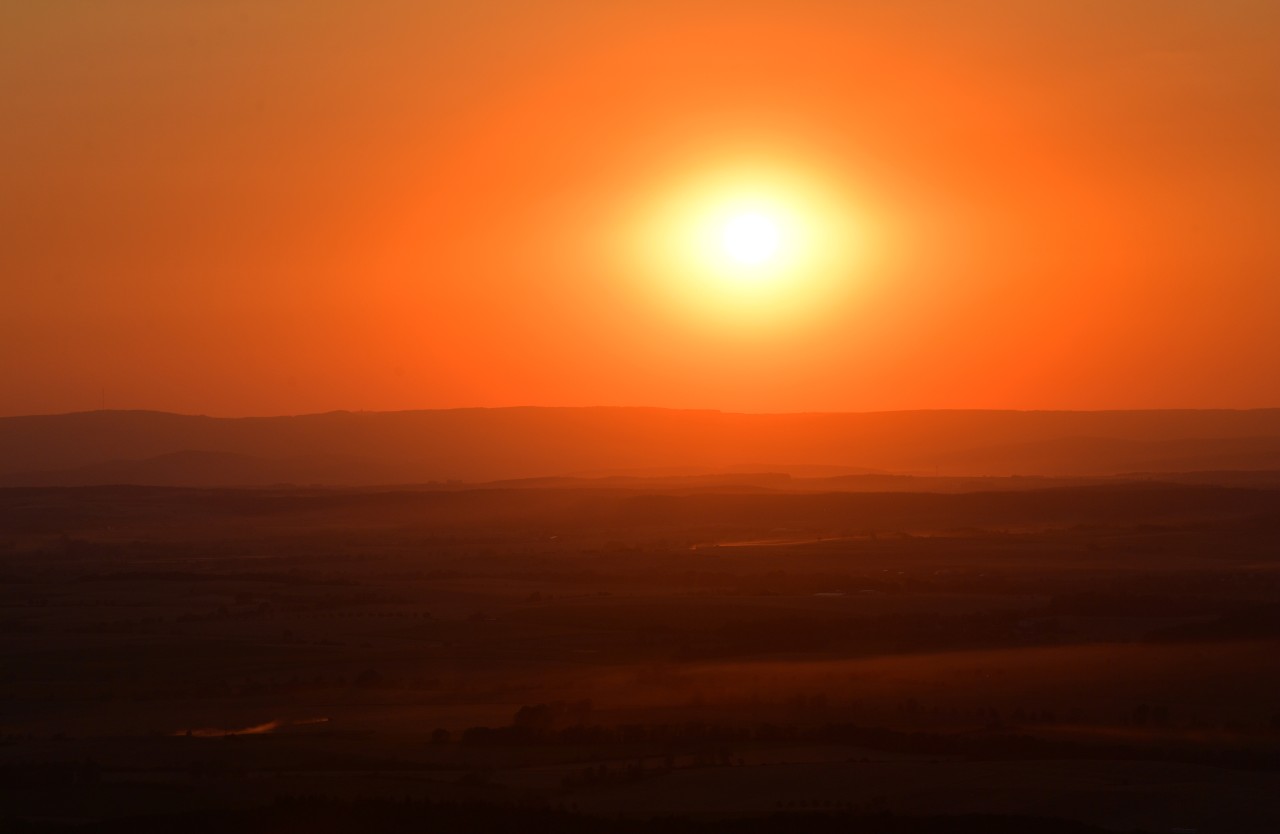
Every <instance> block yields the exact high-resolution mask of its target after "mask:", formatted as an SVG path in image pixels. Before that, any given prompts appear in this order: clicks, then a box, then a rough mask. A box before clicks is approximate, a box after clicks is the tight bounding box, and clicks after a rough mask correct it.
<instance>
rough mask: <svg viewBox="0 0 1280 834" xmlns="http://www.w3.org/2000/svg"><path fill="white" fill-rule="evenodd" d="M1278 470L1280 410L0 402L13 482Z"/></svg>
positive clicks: (6, 473)
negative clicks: (56, 406) (90, 406)
mask: <svg viewBox="0 0 1280 834" xmlns="http://www.w3.org/2000/svg"><path fill="white" fill-rule="evenodd" d="M766 462H767V463H766ZM1264 469H1280V409H1256V410H1242V411H1231V410H1203V411H1197V410H1170V411H1085V412H1072V411H901V412H868V413H847V414H838V413H835V414H821V413H814V414H736V413H730V412H720V411H681V410H671V409H659V408H497V409H451V410H436V411H399V412H359V413H354V412H330V413H326V414H309V415H301V416H291V417H247V418H220V417H205V416H193V415H180V414H169V413H164V412H152V411H92V412H79V413H73V414H61V415H42V416H29V417H4V418H0V484H3V485H9V486H40V485H77V484H103V483H139V484H155V485H168V486H232V485H245V486H252V485H267V484H274V483H300V484H329V485H373V484H394V483H423V482H433V481H434V482H439V481H466V482H484V481H497V480H509V479H526V478H549V477H560V476H573V475H580V474H584V473H592V472H594V473H611V474H613V475H616V476H628V475H634V474H643V473H653V472H665V473H667V474H671V473H685V474H689V475H697V474H712V473H731V472H737V473H746V472H755V473H762V472H778V473H789V474H794V475H803V474H813V473H815V472H823V471H829V472H832V473H833V474H834V473H839V472H841V471H844V472H848V473H910V474H919V475H930V476H933V475H962V476H1009V475H1026V476H1037V475H1044V476H1059V477H1060V476H1073V477H1076V476H1099V475H1111V474H1118V473H1125V472H1136V471H1141V472H1151V473H1159V472H1185V471H1193V470H1231V471H1248V470H1264Z"/></svg>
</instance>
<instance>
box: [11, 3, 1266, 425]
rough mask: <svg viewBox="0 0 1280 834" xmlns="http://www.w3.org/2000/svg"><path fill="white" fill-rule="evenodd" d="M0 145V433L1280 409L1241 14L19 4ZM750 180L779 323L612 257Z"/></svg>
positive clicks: (1253, 23) (964, 6)
mask: <svg viewBox="0 0 1280 834" xmlns="http://www.w3.org/2000/svg"><path fill="white" fill-rule="evenodd" d="M0 124H3V125H4V130H3V131H0V173H2V175H3V180H2V181H3V184H4V187H3V188H2V189H0V381H2V383H3V384H2V385H0V413H3V414H21V413H36V412H60V411H72V410H84V409H91V408H97V407H98V406H99V404H100V402H101V400H102V397H103V392H104V391H105V401H106V404H107V406H108V407H112V408H155V409H164V410H174V411H183V412H197V413H207V414H218V415H243V414H284V413H299V412H310V411H323V410H331V409H339V408H346V409H369V410H373V409H378V410H381V409H403V408H434V407H453V406H473V405H491V406H499V405H658V406H671V407H702V408H706V407H709V408H722V409H727V410H748V411H807V410H875V409H899V408H969V407H975V408H987V407H995V408H1082V409H1083V408H1131V407H1167V406H1192V407H1196V406H1206V407H1208V406H1229V407H1251V406H1275V405H1280V393H1278V392H1280V384H1278V382H1277V381H1278V380H1280V329H1278V328H1277V325H1276V319H1277V314H1280V236H1278V235H1277V233H1276V228H1277V226H1276V223H1277V217H1280V155H1277V151H1276V149H1277V148H1280V5H1277V4H1275V3H1274V2H1271V1H1270V0H1256V2H1248V1H1247V0H1145V2H1143V1H1142V0H1125V2H1116V0H1022V2H1015V1H1014V0H1003V1H998V0H970V1H967V2H943V0H934V1H933V2H924V1H923V0H877V2H856V0H851V1H850V2H836V1H835V0H830V1H829V2H817V1H816V0H814V1H813V2H803V1H802V0H790V2H735V3H728V2H696V0H680V1H679V2H664V1H663V0H646V1H645V2H632V3H622V2H617V3H613V2H610V3H604V2H596V1H595V0H578V2H524V3H515V2H486V1H485V0H467V2H456V3H447V2H430V3H427V2H421V0H364V2H354V0H349V1H346V0H344V2H337V0H274V2H271V3H262V2H259V0H219V2H216V3H215V2H209V3H203V2H202V3H173V2H171V0H113V2H111V3H93V2H81V1H77V2H72V0H42V2H38V3H7V4H3V6H0ZM743 161H745V162H746V163H747V164H749V165H764V166H768V167H770V168H772V169H777V170H781V171H785V172H789V173H790V174H794V175H795V176H797V177H800V178H803V179H804V180H805V181H806V182H810V183H814V184H816V185H817V186H818V187H819V188H821V189H822V191H823V193H824V194H826V195H828V196H830V197H832V198H833V199H834V200H835V201H836V202H838V203H839V204H840V205H842V206H844V207H846V208H848V209H849V211H850V216H851V217H854V218H856V220H855V221H854V226H856V228H855V229H852V231H854V232H856V233H857V235H861V239H864V240H865V245H863V246H862V249H860V252H859V255H858V257H856V258H854V259H852V261H851V262H850V263H849V264H848V265H847V266H845V267H843V268H842V271H841V272H840V274H839V275H838V276H836V279H835V280H831V281H827V282H826V283H824V284H823V285H822V289H821V292H820V293H817V291H815V293H816V294H813V295H812V296H811V297H809V298H808V299H807V304H806V305H805V306H803V308H802V309H797V310H791V309H790V308H789V307H788V308H786V309H781V308H780V309H779V311H778V312H777V315H776V317H775V318H774V319H772V320H769V319H768V318H767V317H766V318H765V319H764V320H753V321H750V322H745V321H735V320H732V318H733V317H732V316H731V315H729V314H728V313H726V312H725V311H724V310H722V309H718V308H717V307H716V306H715V305H714V304H711V303H708V302H706V301H705V300H704V302H699V303H691V302H690V301H689V299H688V298H686V297H684V296H683V295H681V291H673V289H672V287H673V286H677V285H679V283H680V282H681V281H692V280H694V279H693V278H692V277H691V276H684V275H682V274H680V271H679V270H675V271H674V272H672V273H670V274H666V273H664V274H661V275H659V274H655V269H654V268H653V267H652V266H646V265H645V264H646V263H648V262H647V261H645V259H644V258H643V257H637V255H636V252H635V247H634V245H632V244H631V243H628V241H633V239H634V238H635V230H636V229H637V228H639V227H641V226H642V225H643V224H644V223H645V222H646V219H647V218H648V216H649V214H651V213H652V212H653V211H654V210H655V209H654V206H659V205H662V204H663V201H664V200H666V199H669V197H670V195H672V194H676V193H679V192H680V191H681V190H682V189H688V188H690V187H692V186H691V184H692V183H698V182H701V181H704V180H706V179H707V178H708V177H711V176H714V175H716V174H717V172H720V171H722V170H724V169H726V166H730V167H731V166H733V165H736V164H739V163H742V162H743ZM784 306H785V305H784Z"/></svg>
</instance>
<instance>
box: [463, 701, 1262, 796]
mask: <svg viewBox="0 0 1280 834" xmlns="http://www.w3.org/2000/svg"><path fill="white" fill-rule="evenodd" d="M561 708H562V705H561V706H556V705H537V706H535V707H524V708H522V710H521V713H520V714H521V715H522V716H523V717H524V720H522V721H517V722H516V723H513V724H510V725H508V726H503V727H471V728H469V729H467V730H466V731H464V732H463V733H462V735H461V737H460V739H459V743H461V744H463V745H467V746H473V747H513V746H526V745H565V746H588V747H591V746H597V747H600V746H605V747H607V746H617V747H628V748H635V747H637V746H640V747H648V748H649V749H651V750H655V751H661V755H663V756H665V757H666V758H665V766H666V767H668V768H671V767H674V766H676V760H675V758H674V757H675V756H677V755H691V756H693V757H694V761H693V762H692V764H693V766H699V765H701V766H712V765H731V764H734V763H735V762H737V761H738V760H737V759H736V758H735V757H734V756H733V755H732V754H731V753H730V752H729V751H730V749H731V747H732V746H739V745H753V744H762V745H768V744H778V743H787V744H836V745H847V746H849V747H858V748H864V749H868V750H878V751H882V752H890V753H904V754H909V755H916V756H942V757H957V758H968V759H1090V760H1134V759H1156V760H1164V761H1179V762H1192V763H1199V764H1211V765H1217V766H1222V767H1234V768H1247V769H1260V770H1280V721H1277V722H1273V723H1274V724H1275V726H1273V727H1272V728H1271V729H1270V730H1269V731H1268V732H1267V733H1266V737H1264V738H1262V739H1259V741H1263V742H1267V741H1268V740H1269V742H1270V743H1263V744H1255V745H1252V746H1248V747H1225V746H1214V747H1204V746H1190V745H1186V744H1179V743H1175V742H1173V741H1161V740H1159V739H1152V740H1149V741H1146V742H1141V743H1139V742H1130V741H1099V740H1074V739H1050V738H1044V737H1040V736H1035V735H1031V734H1028V733H1019V732H1014V731H1010V730H1008V729H1005V728H1004V727H1002V726H1001V725H1000V724H998V723H996V722H994V721H993V723H992V724H991V725H989V726H988V727H987V728H986V730H985V731H984V732H978V733H972V732H970V733H959V732H952V733H944V732H923V731H910V730H899V729H893V728H890V727H879V726H876V727H872V726H863V725H859V724H852V723H823V724H813V725H800V724H773V723H759V724H736V725H735V724H712V723H706V722H687V723H680V724H624V725H619V726H602V725H597V724H567V725H562V726H556V724H555V721H556V719H557V718H558V717H560V716H562V715H563V713H562V712H557V710H559V709H561ZM549 714H554V717H551V715H549ZM992 714H993V716H994V715H995V713H994V711H992ZM1128 719H1129V722H1128V723H1132V724H1136V725H1143V726H1145V725H1157V726H1159V725H1167V724H1168V723H1169V711H1168V709H1167V708H1166V707H1163V706H1160V705H1149V704H1139V705H1138V706H1137V707H1135V708H1134V710H1133V712H1132V715H1131V716H1129V717H1128ZM698 757H701V758H698ZM615 775H616V774H615ZM582 781H583V782H586V781H589V779H586V778H584V779H583V780H582Z"/></svg>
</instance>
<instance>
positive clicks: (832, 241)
mask: <svg viewBox="0 0 1280 834" xmlns="http://www.w3.org/2000/svg"><path fill="white" fill-rule="evenodd" d="M864 228H865V223H864V222H863V218H862V217H861V216H859V215H858V214H856V213H855V212H854V211H852V210H851V209H850V207H849V206H848V205H847V204H846V203H845V201H844V198H843V196H842V195H841V194H839V193H838V192H836V191H835V190H833V189H832V188H831V187H830V186H829V185H828V184H826V183H824V182H822V181H821V180H820V179H818V178H814V177H807V176H804V175H802V174H800V173H796V172H788V171H783V170H780V169H778V168H775V167H773V166H763V165H761V166H746V167H735V168H733V169H723V170H721V171H720V172H718V173H715V174H711V175H707V176H705V177H697V178H691V179H690V180H689V181H688V182H687V183H685V184H684V185H683V186H681V187H677V188H673V189H672V190H671V191H670V192H668V193H666V194H665V195H664V196H663V197H661V198H660V199H657V200H655V202H654V203H653V204H651V206H650V208H649V210H648V213H647V216H646V217H645V219H644V222H642V223H640V224H638V227H637V231H638V234H637V237H636V238H635V241H636V248H635V249H634V250H632V251H634V253H635V255H634V261H633V263H634V265H635V266H637V267H640V269H639V271H638V272H637V275H638V277H639V279H640V280H641V281H642V282H644V283H645V284H646V285H647V286H649V287H652V288H654V289H656V290H658V291H659V292H660V293H661V294H662V295H665V296H666V297H667V298H668V299H670V300H672V301H674V302H676V309H681V308H682V309H683V310H684V311H686V312H688V313H689V314H691V315H692V316H694V317H695V318H696V320H698V321H699V322H700V323H703V324H705V323H708V322H717V323H719V324H724V325H727V326H730V327H733V328H737V327H753V328H755V327H760V326H764V325H768V326H774V325H784V324H787V323H794V324H796V325H800V323H801V322H802V321H804V320H805V319H810V320H811V318H812V316H815V315H821V314H823V312H824V311H827V310H830V309H833V306H834V304H835V303H836V302H837V300H838V299H839V298H840V297H841V296H842V295H843V294H844V293H845V292H846V291H847V287H848V285H849V282H850V280H851V278H852V277H853V275H854V272H853V270H854V269H856V266H855V263H856V262H860V261H862V260H863V257H862V256H863V251H864V247H863V242H864V239H865V234H864V233H863V231H864Z"/></svg>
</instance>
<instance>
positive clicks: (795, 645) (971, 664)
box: [0, 479, 1280, 834]
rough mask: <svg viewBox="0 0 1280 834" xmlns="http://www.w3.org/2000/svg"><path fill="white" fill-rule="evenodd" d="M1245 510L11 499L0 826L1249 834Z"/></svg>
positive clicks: (1271, 804) (1264, 619)
mask: <svg viewBox="0 0 1280 834" xmlns="http://www.w3.org/2000/svg"><path fill="white" fill-rule="evenodd" d="M1209 480H1212V479H1209ZM1259 484H1261V485H1255V486H1253V487H1239V486H1237V487H1227V486H1214V485H1213V484H1211V483H1205V484H1200V485H1196V484H1193V483H1186V482H1185V481H1184V483H1181V484H1162V483H1134V482H1116V483H1114V484H1107V483H1103V484H1097V485H1090V486H1075V487H1060V488H1049V489H1034V490H1032V489H1027V490H1017V489H1004V490H1003V491H999V492H981V491H980V492H960V493H953V494H944V493H941V492H911V491H907V490H899V491H897V492H893V493H887V492H886V493H877V492H860V493H829V494H828V493H796V492H784V491H776V492H775V491H770V490H768V489H765V488H760V487H750V488H748V487H743V488H741V489H734V488H732V487H725V486H722V487H715V486H705V485H702V486H691V487H689V488H687V489H681V488H677V487H673V486H672V485H670V484H667V485H664V486H661V487H658V486H652V487H645V486H644V485H643V484H639V485H637V484H631V485H627V486H623V487H616V488H589V487H588V486H573V487H567V488H562V487H554V488H546V489H536V488H521V489H516V488H510V489H472V490H468V489H459V488H456V487H454V488H450V489H437V490H430V489H409V488H402V489H395V490H375V489H364V490H340V489H310V490H307V489H292V488H290V489H258V490H229V489H228V490H197V489H165V488H142V487H132V488H131V487H87V488H70V489H60V488H49V489H35V488H27V489H8V490H0V578H2V580H3V581H2V582H0V710H2V711H0V827H8V828H12V829H14V830H20V831H24V830H25V831H47V830H62V829H66V828H70V829H76V828H79V827H84V830H86V831H140V832H150V831H178V830H181V831H247V832H267V831H272V832H275V831H294V830H297V831H307V832H320V833H321V834H323V832H329V831H334V832H336V831H357V830H358V831H401V830H406V831H407V830H415V831H418V830H425V829H428V828H429V829H433V830H441V831H477V832H479V831H517V830H519V831H529V830H552V831H566V832H569V831H572V832H638V831H647V830H658V829H660V830H670V831H675V832H684V831H687V832H691V834H692V832H708V834H710V833H711V832H727V831H749V832H774V831H795V830H813V831H832V832H834V831H842V832H845V831H862V832H868V833H874V834H880V832H885V834H888V832H893V834H926V832H927V833H928V834H959V833H960V832H977V831H982V832H1011V833H1012V832H1027V834H1035V832H1062V834H1068V832H1086V831H1095V830H1099V829H1109V830H1122V831H1128V830H1144V831H1151V832H1158V831H1164V832H1168V831H1197V832H1201V833H1202V834H1208V832H1233V833H1234V834H1251V832H1258V833H1259V834H1261V833H1262V832H1274V831H1277V830H1280V665H1278V664H1277V658H1280V652H1278V651H1277V650H1278V649H1280V490H1276V489H1274V488H1270V487H1267V486H1266V485H1265V484H1266V481H1265V480H1261V481H1259Z"/></svg>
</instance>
